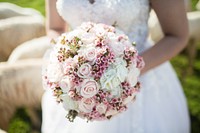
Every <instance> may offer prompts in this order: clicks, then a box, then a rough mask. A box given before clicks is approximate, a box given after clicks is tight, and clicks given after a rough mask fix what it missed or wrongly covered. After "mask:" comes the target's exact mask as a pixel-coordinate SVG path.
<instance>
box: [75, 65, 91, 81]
mask: <svg viewBox="0 0 200 133" xmlns="http://www.w3.org/2000/svg"><path fill="white" fill-rule="evenodd" d="M77 74H78V76H79V77H81V78H88V77H89V76H90V74H91V66H90V64H88V63H85V64H83V65H81V67H80V68H79V69H78V73H77Z"/></svg>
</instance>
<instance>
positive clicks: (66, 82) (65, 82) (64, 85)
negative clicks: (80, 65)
mask: <svg viewBox="0 0 200 133" xmlns="http://www.w3.org/2000/svg"><path fill="white" fill-rule="evenodd" d="M59 86H60V88H61V89H62V91H63V92H64V93H68V91H69V90H70V89H71V88H72V87H73V82H72V81H70V79H69V77H68V76H65V77H63V78H62V79H61V81H60V82H59Z"/></svg>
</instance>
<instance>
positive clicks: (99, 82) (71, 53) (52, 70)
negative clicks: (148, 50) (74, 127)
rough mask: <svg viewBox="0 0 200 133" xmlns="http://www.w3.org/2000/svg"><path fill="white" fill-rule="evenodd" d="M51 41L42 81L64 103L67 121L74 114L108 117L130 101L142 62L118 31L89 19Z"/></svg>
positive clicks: (125, 37) (122, 108) (137, 86)
mask: <svg viewBox="0 0 200 133" xmlns="http://www.w3.org/2000/svg"><path fill="white" fill-rule="evenodd" d="M54 44H55V45H54V46H53V48H52V50H51V51H50V55H49V62H48V64H47V66H46V68H45V74H44V75H43V76H44V82H45V84H46V86H47V88H49V89H52V91H53V94H54V96H55V97H56V99H57V101H58V102H61V103H62V104H63V107H64V108H65V110H66V111H67V118H68V119H69V121H73V120H74V119H75V117H76V116H79V117H81V118H84V119H87V120H88V121H93V120H106V119H110V118H111V117H113V116H115V115H117V114H119V113H121V112H123V111H125V110H126V109H127V104H128V103H130V102H131V101H134V99H135V97H136V94H137V93H138V91H139V88H140V83H139V81H138V76H139V74H140V70H141V69H142V68H143V66H144V62H143V59H142V58H141V57H140V56H139V55H138V52H137V50H136V48H135V46H134V45H132V43H131V42H130V41H129V39H128V37H127V36H126V35H125V34H124V33H123V32H122V31H120V30H117V29H116V28H115V27H112V26H109V25H105V24H96V23H91V22H88V23H83V24H82V25H81V26H79V27H77V28H76V29H75V30H73V31H71V32H68V33H64V34H62V35H61V36H60V37H59V38H58V39H57V41H54Z"/></svg>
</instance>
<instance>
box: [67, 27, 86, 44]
mask: <svg viewBox="0 0 200 133" xmlns="http://www.w3.org/2000/svg"><path fill="white" fill-rule="evenodd" d="M85 33H86V32H85V31H84V30H82V29H75V30H73V31H71V32H68V33H66V35H65V36H66V39H67V40H69V41H71V40H72V39H73V38H74V37H78V38H81V36H82V35H83V34H85Z"/></svg>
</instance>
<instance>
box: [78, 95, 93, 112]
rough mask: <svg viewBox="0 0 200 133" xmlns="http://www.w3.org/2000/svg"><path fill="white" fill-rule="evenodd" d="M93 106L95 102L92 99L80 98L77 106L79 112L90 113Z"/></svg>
mask: <svg viewBox="0 0 200 133" xmlns="http://www.w3.org/2000/svg"><path fill="white" fill-rule="evenodd" d="M94 106H95V101H94V100H93V99H92V98H82V99H81V101H80V104H79V109H80V111H82V112H84V113H90V112H91V111H92V109H93V107H94Z"/></svg>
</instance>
